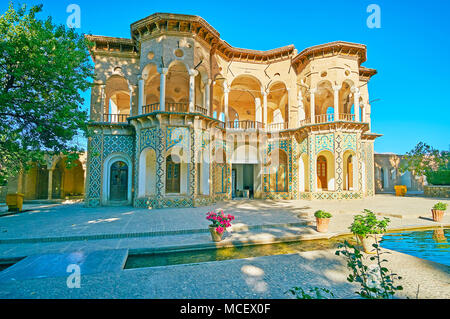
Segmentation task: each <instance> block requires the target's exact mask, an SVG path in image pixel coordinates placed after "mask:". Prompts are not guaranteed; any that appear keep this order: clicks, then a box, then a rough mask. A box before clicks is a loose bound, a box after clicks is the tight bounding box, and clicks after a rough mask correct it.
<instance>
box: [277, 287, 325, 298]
mask: <svg viewBox="0 0 450 319" xmlns="http://www.w3.org/2000/svg"><path fill="white" fill-rule="evenodd" d="M308 292H309V293H311V294H313V295H310V294H308V293H306V291H305V290H303V288H301V287H292V288H291V289H289V290H288V291H286V292H285V294H287V293H291V294H292V295H293V296H294V297H295V298H296V299H330V298H334V294H333V293H332V292H331V291H330V290H328V289H326V288H319V287H314V288H311V289H308ZM326 295H329V296H328V297H329V298H327V296H326Z"/></svg>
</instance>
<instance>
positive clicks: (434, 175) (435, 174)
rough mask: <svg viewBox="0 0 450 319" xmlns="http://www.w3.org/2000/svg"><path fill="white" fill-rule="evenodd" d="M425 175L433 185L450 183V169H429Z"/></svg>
mask: <svg viewBox="0 0 450 319" xmlns="http://www.w3.org/2000/svg"><path fill="white" fill-rule="evenodd" d="M425 176H426V177H427V182H428V183H429V184H431V185H450V170H444V169H442V170H438V171H428V172H425Z"/></svg>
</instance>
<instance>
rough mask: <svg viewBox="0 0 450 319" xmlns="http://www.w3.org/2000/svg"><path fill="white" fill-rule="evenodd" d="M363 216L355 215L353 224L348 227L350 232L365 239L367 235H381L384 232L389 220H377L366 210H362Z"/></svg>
mask: <svg viewBox="0 0 450 319" xmlns="http://www.w3.org/2000/svg"><path fill="white" fill-rule="evenodd" d="M364 213H365V215H356V216H355V217H354V218H353V223H352V225H351V226H350V230H351V232H352V233H353V234H355V235H361V236H363V237H365V236H366V235H368V234H382V233H385V232H386V228H387V225H388V223H389V222H390V220H389V218H386V217H385V218H384V219H383V220H378V219H377V217H376V216H375V214H374V213H373V212H371V211H370V210H368V209H364Z"/></svg>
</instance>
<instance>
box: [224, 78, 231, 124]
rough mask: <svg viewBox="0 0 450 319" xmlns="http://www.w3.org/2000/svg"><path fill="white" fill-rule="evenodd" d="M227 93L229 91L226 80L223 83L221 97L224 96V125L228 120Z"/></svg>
mask: <svg viewBox="0 0 450 319" xmlns="http://www.w3.org/2000/svg"><path fill="white" fill-rule="evenodd" d="M228 93H230V88H229V87H228V84H227V82H226V81H224V83H223V97H224V99H223V100H224V101H223V104H224V113H225V127H227V122H228Z"/></svg>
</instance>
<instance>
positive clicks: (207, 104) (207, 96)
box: [205, 79, 213, 117]
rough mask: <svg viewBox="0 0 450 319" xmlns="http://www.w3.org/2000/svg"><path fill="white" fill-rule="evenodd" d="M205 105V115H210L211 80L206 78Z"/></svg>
mask: <svg viewBox="0 0 450 319" xmlns="http://www.w3.org/2000/svg"><path fill="white" fill-rule="evenodd" d="M205 107H206V110H207V112H208V113H207V115H209V116H211V117H212V115H213V114H212V108H211V80H210V79H206V83H205Z"/></svg>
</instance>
